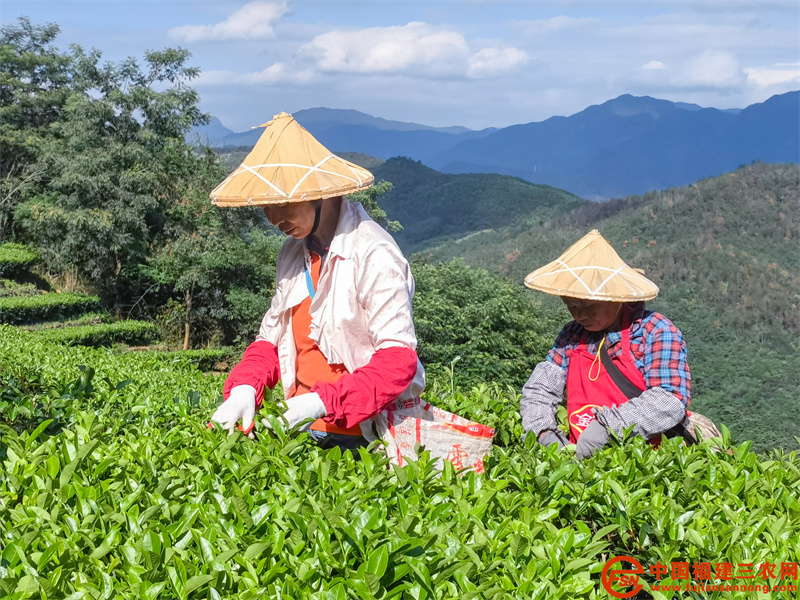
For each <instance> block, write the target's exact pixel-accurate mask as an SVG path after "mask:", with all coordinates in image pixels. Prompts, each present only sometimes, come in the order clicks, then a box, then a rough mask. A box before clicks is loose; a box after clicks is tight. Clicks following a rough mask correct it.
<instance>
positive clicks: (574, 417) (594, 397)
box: [567, 317, 661, 444]
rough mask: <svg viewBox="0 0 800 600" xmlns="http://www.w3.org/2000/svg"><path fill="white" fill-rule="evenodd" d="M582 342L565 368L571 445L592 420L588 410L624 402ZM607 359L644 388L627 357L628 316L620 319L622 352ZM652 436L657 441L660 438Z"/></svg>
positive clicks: (628, 345)
mask: <svg viewBox="0 0 800 600" xmlns="http://www.w3.org/2000/svg"><path fill="white" fill-rule="evenodd" d="M584 340H585V338H584ZM584 340H581V342H580V343H579V344H578V347H577V348H575V349H574V350H573V351H572V354H571V355H570V357H569V366H568V367H567V415H568V418H569V441H570V442H571V443H573V444H574V443H576V442H577V441H578V438H579V437H580V435H581V433H583V430H584V429H586V427H587V426H588V425H589V423H590V422H591V421H592V419H594V414H593V413H592V408H595V407H601V406H619V405H620V404H624V403H625V402H627V401H628V398H627V396H625V394H623V393H622V391H621V390H620V389H619V388H618V387H617V385H616V384H615V383H614V381H613V380H612V379H611V376H610V375H609V374H608V371H606V369H605V368H604V367H603V363H602V362H601V361H600V357H599V356H596V355H594V354H592V353H591V352H589V350H588V348H587V345H586V343H585V342H584ZM603 343H605V339H603ZM598 350H599V348H598ZM611 360H613V361H614V364H616V365H617V367H618V368H619V370H620V371H621V372H622V374H623V375H624V376H625V377H627V378H628V379H629V380H630V381H631V383H633V384H634V385H636V387H638V388H639V389H640V390H642V391H644V390H645V389H646V385H645V381H644V376H643V375H642V374H641V372H640V371H639V369H638V368H637V367H636V363H635V362H634V361H633V356H632V355H631V347H630V317H626V318H624V322H623V327H622V353H621V354H620V355H619V356H616V357H614V358H612V359H611ZM656 437H657V438H658V440H659V441H661V436H656Z"/></svg>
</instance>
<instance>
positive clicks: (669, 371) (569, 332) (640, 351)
mask: <svg viewBox="0 0 800 600" xmlns="http://www.w3.org/2000/svg"><path fill="white" fill-rule="evenodd" d="M631 319H632V322H631V326H630V346H631V354H632V355H633V361H634V363H635V364H636V366H637V367H638V369H639V372H640V373H641V374H642V375H643V376H644V381H645V385H646V387H647V389H650V388H654V387H660V388H663V389H665V390H667V391H669V392H671V393H672V394H674V395H675V396H676V397H677V398H678V399H679V400H680V401H681V402H682V403H683V405H684V406H687V405H688V404H689V400H690V399H691V390H690V384H691V380H692V376H691V374H690V373H689V364H688V363H687V362H686V343H685V342H684V341H683V335H682V334H681V332H680V330H679V329H678V328H677V327H675V324H674V323H673V322H672V321H670V320H669V319H667V318H666V317H665V316H664V315H662V314H659V313H657V312H653V311H652V310H646V309H640V310H638V311H636V312H635V313H634V314H633V315H632V317H631ZM584 338H585V340H584ZM601 339H603V333H602V332H599V333H594V332H589V331H586V330H585V329H584V328H583V327H581V326H580V325H579V324H578V323H577V322H575V321H571V322H570V323H568V324H567V325H566V326H565V327H564V329H562V330H561V333H560V334H559V335H558V337H557V338H556V343H555V344H554V345H553V348H552V349H551V350H550V352H549V353H548V354H547V361H548V362H551V363H553V364H554V365H556V366H558V367H561V369H563V371H564V373H566V371H567V367H568V366H569V357H570V355H571V354H572V352H573V350H575V348H577V346H578V345H579V344H580V342H581V341H582V340H584V341H585V343H586V347H587V349H588V350H589V352H591V353H592V354H596V353H597V346H598V344H599V343H600V340H601ZM606 349H607V350H608V354H609V356H611V357H612V358H614V357H616V356H619V355H620V353H621V352H622V333H621V332H619V331H614V332H611V333H607V334H606Z"/></svg>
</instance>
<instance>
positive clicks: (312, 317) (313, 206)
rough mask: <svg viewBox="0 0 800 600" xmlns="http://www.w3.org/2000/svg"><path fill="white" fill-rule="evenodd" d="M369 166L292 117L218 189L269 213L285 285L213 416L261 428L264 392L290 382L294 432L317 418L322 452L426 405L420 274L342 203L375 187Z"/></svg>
mask: <svg viewBox="0 0 800 600" xmlns="http://www.w3.org/2000/svg"><path fill="white" fill-rule="evenodd" d="M372 182H373V177H372V174H371V173H369V171H367V170H366V169H363V168H361V167H359V166H357V165H354V164H352V163H350V162H348V161H345V160H343V159H341V158H339V157H337V156H335V155H333V154H332V153H331V152H329V151H328V150H327V149H326V148H325V147H324V146H322V144H320V143H319V142H318V141H317V140H315V139H314V138H313V137H312V136H311V134H309V133H308V132H307V131H306V130H305V129H303V128H302V127H301V126H300V125H299V124H298V123H297V122H296V121H295V120H294V119H293V118H292V116H291V115H288V114H286V113H281V114H279V115H276V116H275V118H274V119H273V120H272V121H270V122H269V123H267V124H266V130H265V131H264V134H263V135H262V136H261V139H260V140H259V141H258V143H257V144H256V146H255V147H254V149H253V151H252V152H251V153H250V154H249V155H248V157H247V158H246V159H245V161H244V163H243V164H242V165H241V166H240V167H239V168H237V169H236V170H235V171H234V172H233V173H232V174H231V175H230V176H229V177H228V178H227V179H226V180H225V181H223V182H222V183H221V184H220V185H219V186H217V188H215V189H214V191H212V192H211V199H212V201H213V202H215V203H216V204H218V205H220V206H253V205H258V206H263V210H264V214H265V215H266V217H267V219H268V220H269V221H270V223H272V224H273V225H275V226H276V227H278V228H279V229H280V230H281V231H282V232H283V233H285V234H286V235H287V236H289V237H288V239H287V240H286V241H285V242H284V244H283V246H282V247H281V250H280V252H279V254H278V259H277V273H276V289H275V296H274V297H273V299H272V304H271V306H270V308H269V310H268V312H267V314H266V315H265V316H264V319H263V321H262V323H261V328H260V331H259V334H258V336H257V337H256V340H255V341H254V342H253V343H252V344H250V346H249V347H248V348H247V350H246V351H245V353H244V356H243V357H242V360H241V362H240V363H239V364H238V365H236V367H234V369H233V370H232V372H231V374H230V376H229V377H228V379H227V381H226V382H225V387H224V397H225V402H224V403H223V404H222V405H221V406H220V407H219V408H218V409H217V411H216V412H215V413H214V415H213V416H212V417H211V420H212V421H216V422H218V423H220V424H221V425H222V426H223V427H225V428H226V429H228V430H229V431H233V429H234V427H235V426H236V424H237V423H239V422H240V423H241V425H240V426H239V427H240V429H241V430H242V431H243V432H244V433H245V434H250V432H251V431H252V428H253V422H254V418H255V412H256V410H257V408H258V407H259V406H260V404H261V402H262V399H263V397H264V389H265V387H269V388H272V387H274V386H275V385H276V383H277V382H278V380H281V381H282V383H283V388H284V395H285V397H286V404H287V406H288V409H287V410H286V411H285V413H284V417H285V418H286V420H287V421H288V423H289V425H290V426H295V425H297V424H298V423H301V422H302V421H305V420H308V419H316V420H315V421H314V422H313V423H312V424H311V426H310V429H311V431H310V433H311V435H312V437H314V438H315V439H316V440H317V442H318V443H320V445H322V446H324V447H328V446H332V445H339V446H342V447H346V448H347V447H349V448H354V447H357V446H359V445H365V444H366V443H367V442H368V441H372V440H374V439H375V437H376V436H375V435H374V434H373V432H372V430H371V426H370V425H371V418H372V417H374V416H376V415H377V414H378V413H380V412H381V411H383V410H385V409H386V408H387V406H389V405H390V404H392V403H394V402H395V401H396V400H414V399H417V398H419V395H420V394H421V393H422V391H423V389H424V387H425V371H424V369H423V367H422V365H421V363H420V362H419V359H418V358H417V354H416V347H417V339H416V334H415V332H414V324H413V321H412V309H411V299H412V296H413V295H414V279H413V277H412V275H411V270H410V268H409V265H408V262H407V261H406V259H405V257H404V256H403V254H402V252H401V251H400V249H399V248H398V247H397V244H396V243H395V242H394V240H393V239H392V237H391V236H390V235H389V234H388V233H387V232H386V231H384V230H383V229H382V228H381V227H380V226H379V225H378V224H377V223H375V222H374V221H373V220H372V219H370V217H369V216H368V215H367V214H366V212H365V211H364V209H363V208H362V207H361V205H360V204H357V203H351V202H348V201H347V200H346V199H344V198H343V196H344V195H345V194H349V193H352V192H355V191H358V190H363V189H366V188H368V187H369V186H371V185H372Z"/></svg>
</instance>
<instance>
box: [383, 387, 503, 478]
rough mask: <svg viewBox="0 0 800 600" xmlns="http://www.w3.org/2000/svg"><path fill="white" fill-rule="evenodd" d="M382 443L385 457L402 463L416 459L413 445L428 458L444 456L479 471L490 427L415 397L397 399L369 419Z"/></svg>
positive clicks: (458, 466) (491, 435)
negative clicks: (419, 447)
mask: <svg viewBox="0 0 800 600" xmlns="http://www.w3.org/2000/svg"><path fill="white" fill-rule="evenodd" d="M372 421H373V425H374V426H375V431H376V432H377V433H378V436H379V437H380V438H381V439H382V440H383V441H384V443H385V444H386V452H387V454H388V455H389V459H390V460H391V461H392V462H393V463H394V464H396V465H400V466H402V465H403V464H405V461H406V460H408V459H411V460H416V459H417V453H416V445H417V444H420V445H421V446H424V448H425V450H427V451H428V452H430V454H431V457H432V458H436V459H440V460H441V459H446V460H449V461H450V462H451V463H453V466H454V467H455V468H456V469H464V468H470V469H473V470H475V471H476V472H477V473H481V472H483V459H484V458H485V457H486V455H487V454H489V452H490V451H491V449H492V440H493V438H494V429H492V428H491V427H487V426H486V425H481V424H480V423H475V422H473V421H469V420H468V419H465V418H463V417H459V416H458V415H454V414H453V413H451V412H448V411H446V410H442V409H441V408H436V407H435V406H432V405H430V404H428V403H427V402H423V401H422V400H420V399H419V398H417V399H416V400H406V401H400V400H398V401H397V402H396V403H395V404H394V405H392V406H390V407H389V408H388V409H387V410H385V411H383V412H382V413H380V414H379V415H376V416H375V417H373V419H372Z"/></svg>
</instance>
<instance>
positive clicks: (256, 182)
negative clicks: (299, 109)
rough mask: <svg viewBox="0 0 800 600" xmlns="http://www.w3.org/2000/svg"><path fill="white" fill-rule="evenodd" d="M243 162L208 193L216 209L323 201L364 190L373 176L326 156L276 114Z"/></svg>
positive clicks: (325, 151)
mask: <svg viewBox="0 0 800 600" xmlns="http://www.w3.org/2000/svg"><path fill="white" fill-rule="evenodd" d="M265 125H266V129H265V130H264V133H263V134H262V135H261V138H259V140H258V142H257V143H256V145H255V146H254V147H253V150H252V151H251V152H250V154H248V155H247V157H246V158H245V159H244V162H242V164H241V165H240V166H239V167H238V168H236V169H235V170H234V171H233V173H231V174H230V175H228V177H227V178H226V179H225V180H224V181H223V182H222V183H220V184H219V185H218V186H217V187H216V188H214V190H213V191H212V192H211V194H209V195H210V197H211V201H212V202H214V203H215V204H217V205H219V206H264V205H268V204H285V203H289V202H308V201H311V200H324V199H326V198H335V197H338V196H344V195H346V194H352V193H353V192H357V191H360V190H365V189H367V188H369V187H370V186H371V185H372V184H373V182H374V177H373V176H372V173H370V172H369V171H368V170H366V169H364V168H363V167H359V166H358V165H355V164H353V163H351V162H350V161H347V160H345V159H343V158H341V157H339V156H336V155H335V154H333V153H332V152H330V151H329V150H328V149H327V148H325V146H323V145H322V144H320V143H319V142H318V141H317V140H316V139H315V138H314V136H312V135H311V134H310V133H309V132H308V131H306V130H305V129H304V128H303V127H301V126H300V124H299V123H297V121H295V120H294V118H293V117H292V116H291V115H289V114H287V113H281V114H279V115H276V116H275V118H274V119H273V120H272V121H270V122H269V123H266V124H265Z"/></svg>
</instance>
